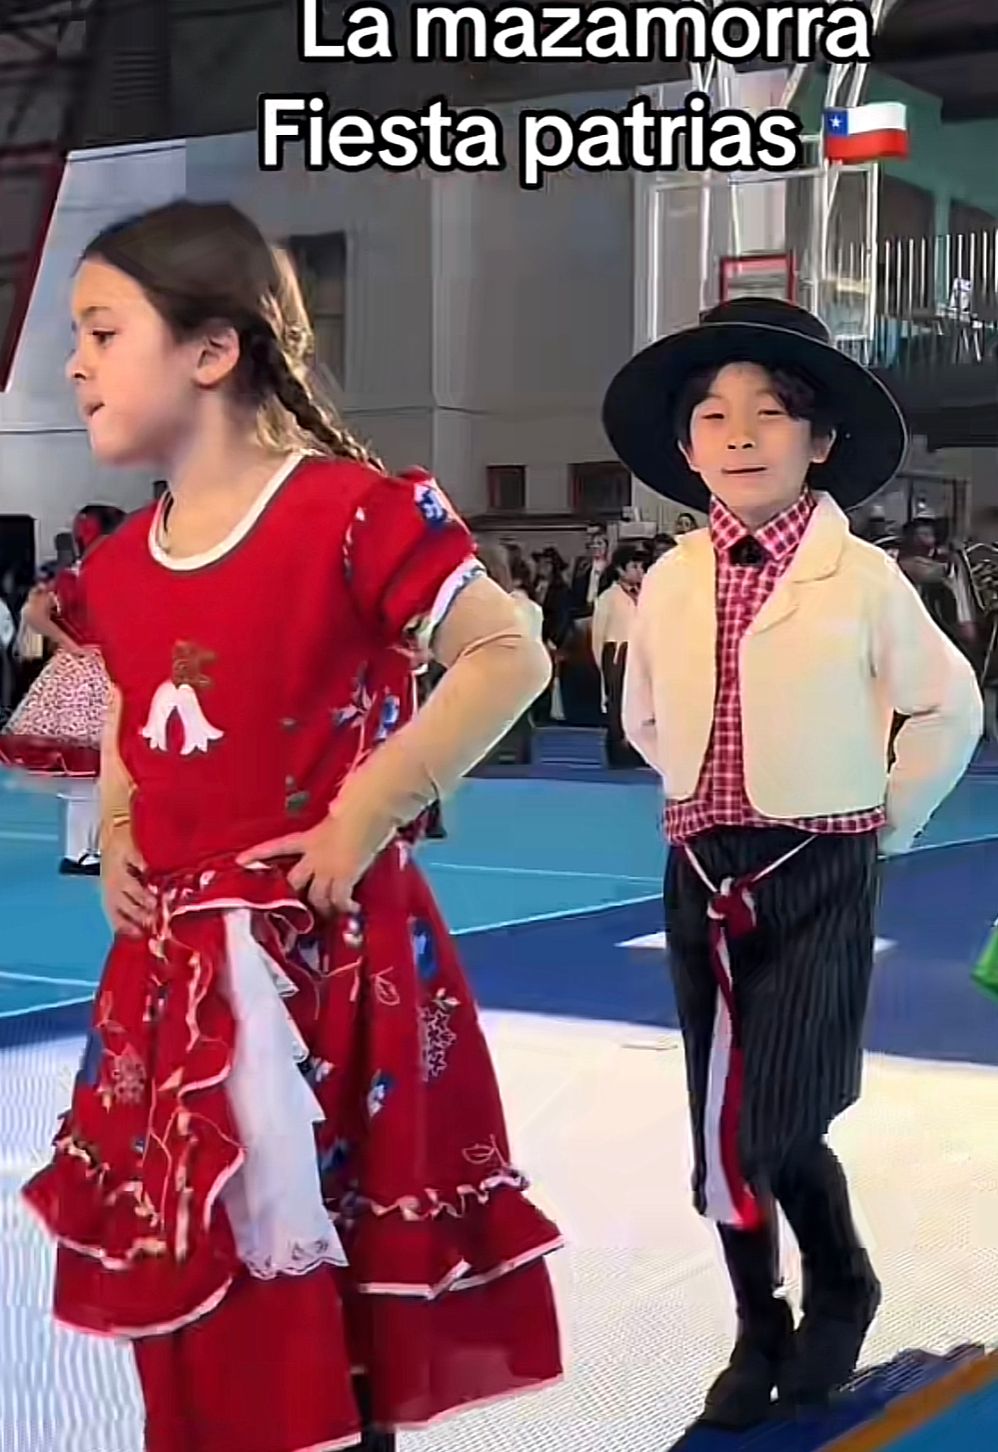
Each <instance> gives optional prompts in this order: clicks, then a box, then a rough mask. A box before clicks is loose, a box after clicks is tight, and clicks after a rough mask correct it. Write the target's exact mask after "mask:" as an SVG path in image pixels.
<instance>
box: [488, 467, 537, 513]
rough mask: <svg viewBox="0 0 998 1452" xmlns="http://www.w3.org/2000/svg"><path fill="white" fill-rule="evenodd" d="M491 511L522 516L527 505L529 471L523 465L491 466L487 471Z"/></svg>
mask: <svg viewBox="0 0 998 1452" xmlns="http://www.w3.org/2000/svg"><path fill="white" fill-rule="evenodd" d="M485 473H486V479H487V482H488V492H489V509H490V510H492V512H493V513H495V514H521V513H522V512H523V510H524V509H525V508H526V505H527V471H526V469H525V468H524V466H523V465H522V464H490V465H489V467H488V468H487V469H486V471H485Z"/></svg>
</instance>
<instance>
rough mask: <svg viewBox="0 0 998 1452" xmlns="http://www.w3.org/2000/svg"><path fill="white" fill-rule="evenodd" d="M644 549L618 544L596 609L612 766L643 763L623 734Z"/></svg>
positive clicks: (595, 639) (596, 651) (595, 642)
mask: <svg viewBox="0 0 998 1452" xmlns="http://www.w3.org/2000/svg"><path fill="white" fill-rule="evenodd" d="M646 558H647V556H646V554H645V551H644V550H643V549H642V548H641V547H640V546H639V545H633V544H622V545H618V546H617V548H616V549H615V550H614V552H613V554H612V555H611V557H610V570H609V574H610V583H609V585H608V586H607V588H606V589H605V590H603V592H602V593H601V594H600V596H599V598H598V599H597V601H596V609H595V611H594V612H593V624H592V651H593V658H594V660H595V661H596V664H597V665H598V666H599V671H600V680H601V682H602V687H603V710H604V711H605V712H606V718H607V726H606V764H607V766H609V767H611V768H613V769H620V768H627V767H636V766H641V765H642V764H643V763H642V759H641V757H640V756H639V755H638V753H637V752H636V751H635V750H634V747H633V746H631V744H630V742H629V741H628V740H627V738H626V736H625V735H624V727H623V722H622V720H621V714H620V713H621V710H622V707H623V699H624V671H625V669H626V666H627V642H628V640H629V639H630V635H631V628H632V626H633V624H634V617H635V614H636V612H637V608H638V597H639V596H640V594H641V583H642V581H643V580H644V577H645V560H646Z"/></svg>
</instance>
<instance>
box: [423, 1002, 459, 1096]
mask: <svg viewBox="0 0 998 1452" xmlns="http://www.w3.org/2000/svg"><path fill="white" fill-rule="evenodd" d="M458 1007H459V1004H458V1001H457V999H456V998H450V997H448V995H447V992H446V990H445V989H443V988H441V989H440V991H439V992H438V993H437V995H436V997H435V998H433V1000H432V1001H431V1002H430V1003H425V1004H423V1006H422V1008H421V1009H420V1038H421V1040H422V1048H423V1079H424V1081H425V1082H426V1083H429V1081H430V1080H431V1079H439V1078H440V1075H441V1074H442V1073H443V1072H444V1071H445V1069H446V1068H447V1055H448V1051H449V1049H450V1047H451V1045H452V1044H454V1043H456V1042H457V1034H455V1032H454V1030H453V1029H452V1028H451V1026H450V1019H451V1014H452V1013H453V1012H454V1010H455V1009H456V1008H458Z"/></svg>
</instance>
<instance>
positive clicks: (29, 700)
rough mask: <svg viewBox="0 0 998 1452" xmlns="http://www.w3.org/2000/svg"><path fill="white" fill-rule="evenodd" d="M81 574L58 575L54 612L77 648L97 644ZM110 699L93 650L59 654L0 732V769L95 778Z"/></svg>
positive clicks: (78, 570)
mask: <svg viewBox="0 0 998 1452" xmlns="http://www.w3.org/2000/svg"><path fill="white" fill-rule="evenodd" d="M88 568H89V566H88ZM83 571H84V567H83V565H73V566H71V567H70V568H68V569H65V570H62V571H60V573H59V574H58V575H57V576H56V579H55V582H54V584H53V587H52V593H53V595H54V596H55V608H54V610H53V614H54V616H55V619H56V622H57V624H58V625H59V627H60V628H61V629H62V630H63V631H64V633H65V634H66V635H68V636H69V638H70V640H72V641H73V643H74V644H75V645H87V646H90V645H94V644H95V640H94V635H93V629H92V625H91V622H90V618H89V614H88V610H87V602H86V595H85V592H84V573H83ZM109 700H110V691H109V682H108V678H107V671H106V670H105V668H104V664H103V662H102V660H101V657H100V654H99V653H98V652H97V651H96V650H94V651H90V652H88V653H87V654H86V655H74V654H73V653H72V651H68V650H63V649H59V650H57V651H56V653H55V655H54V656H53V657H52V659H51V660H50V661H49V663H48V665H47V666H46V667H45V669H44V670H43V671H42V673H41V674H40V675H39V677H38V679H37V680H36V681H35V682H34V684H33V685H32V687H31V689H30V690H29V691H28V693H27V695H26V696H25V698H24V700H23V701H22V702H21V704H20V705H19V706H18V708H17V710H16V711H15V712H14V714H13V715H12V716H11V718H10V720H9V721H8V723H7V727H6V730H5V731H4V732H3V733H2V734H0V765H2V766H8V767H15V768H18V769H20V770H21V771H25V772H29V773H31V774H32V775H37V776H45V777H49V776H53V777H67V776H70V777H90V778H93V777H96V776H97V774H98V772H99V770H100V740H101V732H102V730H103V726H104V718H105V716H106V715H107V709H108V702H109Z"/></svg>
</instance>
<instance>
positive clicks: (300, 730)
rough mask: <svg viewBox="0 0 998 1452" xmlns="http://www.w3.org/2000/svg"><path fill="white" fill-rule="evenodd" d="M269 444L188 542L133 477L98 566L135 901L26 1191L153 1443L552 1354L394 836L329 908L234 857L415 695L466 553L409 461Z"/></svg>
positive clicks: (328, 784) (524, 1242)
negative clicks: (270, 450)
mask: <svg viewBox="0 0 998 1452" xmlns="http://www.w3.org/2000/svg"><path fill="white" fill-rule="evenodd" d="M285 473H286V477H283V478H282V477H281V476H277V477H276V478H275V482H274V485H273V487H272V488H271V489H270V490H268V491H265V496H264V501H263V507H262V508H261V509H260V510H259V511H258V512H257V517H256V518H255V521H254V522H253V523H252V525H251V526H250V527H248V528H246V529H244V530H242V532H241V535H240V537H239V538H238V539H234V540H230V542H229V543H230V547H229V548H228V549H222V550H220V551H217V552H215V555H214V557H212V558H211V559H207V558H206V559H204V560H203V561H202V562H200V563H199V562H198V561H180V562H177V563H176V564H175V565H173V566H172V567H171V565H170V562H169V561H168V560H166V559H165V558H164V557H162V556H161V555H159V553H158V551H157V548H156V545H155V537H156V535H155V525H154V519H155V514H154V511H152V510H147V511H144V512H143V513H142V514H141V515H139V516H136V517H135V518H133V519H132V520H131V521H129V522H128V523H126V524H125V525H124V526H123V527H122V528H121V529H120V530H119V532H118V533H117V534H116V535H115V536H114V537H113V538H112V539H111V540H109V541H108V543H107V544H106V545H105V546H104V547H103V548H102V549H101V551H100V556H99V557H98V558H97V559H95V560H94V563H93V573H92V579H91V580H90V601H91V608H92V611H93V617H94V620H95V621H96V623H97V630H98V635H99V638H100V641H101V644H102V647H103V649H104V652H105V657H106V659H107V662H108V668H109V671H110V675H111V678H112V680H113V681H114V682H115V684H116V686H117V687H118V689H119V690H120V692H121V694H122V701H123V709H122V729H121V736H120V751H121V755H122V758H123V761H124V764H125V766H126V768H127V769H128V771H129V773H130V775H131V777H132V779H133V781H134V782H135V784H136V788H137V789H136V793H135V796H134V799H133V818H134V825H135V835H136V840H137V844H138V846H139V848H140V850H141V851H142V853H143V855H144V857H145V859H146V861H147V863H148V865H149V868H150V876H151V882H152V885H153V886H154V888H155V891H156V894H157V899H158V923H157V928H156V930H155V932H154V933H153V934H152V935H151V936H150V938H149V939H148V940H136V939H129V938H125V937H119V938H118V939H117V940H116V942H115V944H114V947H113V948H112V951H111V955H110V958H109V961H108V964H107V966H106V969H105V972H104V976H103V979H102V982H101V984H100V987H99V991H98V996H97V1003H96V1009H95V1014H94V1019H93V1025H92V1029H91V1032H90V1036H89V1040H88V1044H87V1047H86V1050H85V1053H84V1057H83V1062H82V1064H81V1068H80V1073H79V1075H78V1078H77V1083H76V1086H75V1091H74V1095H73V1099H72V1105H71V1108H70V1109H69V1111H68V1113H67V1114H66V1116H65V1118H64V1120H63V1123H62V1125H61V1128H60V1131H59V1133H58V1136H57V1138H56V1141H55V1154H54V1158H53V1160H52V1162H51V1164H50V1165H49V1166H47V1167H46V1168H45V1169H44V1170H42V1171H41V1172H40V1174H38V1175H37V1176H36V1177H35V1178H34V1179H33V1180H32V1181H31V1182H30V1184H29V1185H28V1186H27V1187H26V1189H25V1194H26V1197H27V1200H28V1203H29V1204H30V1205H31V1206H32V1207H33V1208H34V1209H35V1210H36V1211H38V1212H39V1213H40V1215H41V1216H42V1219H43V1220H44V1221H45V1223H46V1224H47V1226H48V1227H49V1229H50V1230H51V1232H52V1233H53V1234H54V1235H55V1236H56V1237H57V1239H58V1241H59V1251H58V1262H57V1275H56V1283H55V1309H56V1315H57V1317H58V1318H59V1319H60V1320H62V1321H63V1322H65V1323H68V1324H69V1325H72V1326H75V1327H77V1328H79V1329H82V1330H88V1331H91V1332H96V1333H102V1334H108V1335H124V1336H127V1337H130V1338H133V1339H134V1340H135V1346H136V1354H137V1359H138V1366H139V1372H140V1376H141V1378H142V1382H143V1388H144V1392H145V1398H146V1406H147V1415H148V1428H149V1430H148V1442H147V1446H148V1448H149V1449H150V1452H300V1449H305V1448H308V1449H319V1448H332V1447H340V1446H348V1445H352V1444H353V1442H354V1441H356V1440H357V1438H358V1437H359V1419H358V1413H357V1408H356V1405H355V1400H354V1393H353V1386H352V1382H351V1374H352V1373H363V1374H365V1375H366V1377H367V1379H368V1382H369V1389H370V1395H371V1398H372V1402H373V1420H374V1422H375V1423H376V1424H377V1425H380V1426H386V1427H406V1426H419V1425H424V1424H425V1423H427V1422H428V1421H430V1420H432V1419H433V1418H435V1417H437V1416H439V1415H441V1414H443V1413H445V1412H448V1411H451V1410H454V1409H457V1408H459V1407H462V1406H466V1405H469V1404H472V1403H474V1402H480V1401H482V1400H485V1399H490V1398H494V1397H497V1396H503V1395H506V1394H508V1393H510V1392H513V1391H519V1390H528V1389H531V1388H534V1387H537V1386H540V1385H544V1384H546V1383H549V1382H551V1381H553V1380H555V1379H557V1378H558V1376H559V1375H560V1373H561V1362H560V1348H559V1337H558V1330H557V1323H556V1317H555V1311H554V1305H553V1297H552V1292H551V1286H550V1281H549V1277H548V1272H547V1268H546V1265H545V1262H544V1257H545V1256H546V1255H547V1253H549V1252H550V1251H552V1250H554V1249H555V1248H556V1247H557V1246H558V1245H559V1243H560V1239H559V1234H558V1231H557V1229H556V1227H555V1226H554V1225H553V1224H552V1223H551V1222H550V1221H549V1220H547V1219H546V1218H545V1216H544V1215H542V1214H541V1213H540V1211H539V1210H537V1209H536V1208H535V1207H534V1206H533V1204H532V1203H531V1202H530V1201H529V1200H528V1199H527V1198H526V1196H525V1194H524V1190H525V1189H526V1181H525V1179H524V1177H523V1175H522V1174H521V1172H520V1171H519V1170H518V1169H517V1168H516V1167H515V1166H514V1164H513V1162H512V1159H511V1155H510V1149H509V1144H508V1141H507V1136H506V1129H505V1124H504V1119H503V1112H502V1106H501V1103H500V1099H499V1095H498V1090H497V1086H496V1082H495V1077H494V1073H493V1069H492V1065H491V1062H490V1059H489V1055H488V1050H487V1046H486V1044H485V1041H484V1038H483V1035H482V1032H481V1029H480V1027H479V1023H478V1018H477V1012H476V1008H475V1005H474V1002H473V999H472V996H471V993H470V991H469V988H468V985H467V984H466V982H465V979H464V977H463V974H462V971H461V968H460V966H459V963H458V959H457V956H456V953H455V949H454V945H453V943H452V940H451V939H450V937H449V935H448V933H447V929H446V927H445V925H444V923H443V922H442V920H441V917H440V915H439V912H438V910H437V907H436V904H435V902H434V900H433V898H432V895H431V893H430V891H429V888H428V887H427V885H426V883H425V882H424V880H423V877H422V875H421V873H420V872H419V870H418V869H417V867H416V866H415V864H414V863H413V861H412V860H411V858H410V853H409V849H408V847H407V846H406V845H405V844H404V843H401V842H395V843H393V844H392V845H390V846H389V847H388V848H386V850H385V851H384V852H383V853H382V855H381V856H380V857H379V859H378V860H377V862H376V863H375V864H374V866H373V867H372V868H371V870H370V871H369V872H368V874H367V875H366V877H365V878H364V880H363V881H362V882H361V883H360V884H359V885H358V888H357V892H356V896H357V899H358V902H359V903H360V905H361V913H360V915H359V916H358V917H356V918H353V917H351V918H345V919H344V918H338V919H334V920H333V921H331V922H330V923H328V924H327V923H321V922H317V921H313V918H312V915H311V913H310V912H309V911H308V909H307V908H306V907H305V906H304V905H303V904H302V902H301V900H300V899H299V898H298V897H297V896H296V894H295V893H294V892H293V891H291V890H290V888H289V886H288V883H287V880H286V876H285V871H284V870H281V869H280V868H278V867H276V866H273V865H271V866H267V867H256V868H253V869H246V868H239V867H237V866H236V865H235V862H234V859H235V857H236V856H237V855H238V854H239V853H242V852H244V851H245V850H246V849H247V848H250V847H252V846H253V845H255V844H257V843H260V842H263V841H265V840H269V839H271V838H273V837H277V836H281V835H284V834H286V833H288V832H294V831H297V830H304V829H307V828H309V827H311V826H313V825H315V824H316V823H318V822H320V821H321V820H322V819H323V817H324V815H325V813H326V811H327V807H328V803H329V802H330V801H332V800H333V798H335V796H336V794H337V792H338V789H339V787H340V785H341V784H342V782H343V781H344V779H345V777H346V776H347V774H348V773H349V772H350V771H351V770H352V769H353V768H354V767H356V766H357V765H358V764H359V763H360V762H361V761H362V760H363V759H364V758H365V757H366V756H367V755H368V753H370V752H371V751H372V750H375V749H377V745H378V743H379V742H380V741H382V740H384V739H385V737H386V736H388V735H389V734H390V733H391V732H392V731H393V730H395V729H397V728H398V726H399V725H400V724H402V723H403V722H404V721H405V720H406V719H407V718H408V716H409V715H410V713H411V710H412V698H413V692H412V656H411V645H412V637H413V632H414V630H415V629H416V628H418V627H419V626H420V624H425V623H426V622H427V620H429V619H430V617H431V616H432V614H433V612H434V610H436V611H437V612H438V613H439V611H440V610H441V609H442V608H443V606H444V604H445V603H446V601H447V600H449V599H450V598H452V597H453V594H454V593H455V591H456V590H458V589H460V588H461V585H462V583H463V582H464V581H465V580H466V579H467V578H468V577H469V569H470V568H475V567H474V565H473V561H472V559H471V557H472V555H473V542H472V540H471V537H470V535H469V534H468V531H467V530H466V528H465V526H464V525H463V524H462V523H461V522H460V521H459V520H458V519H457V517H456V516H455V515H454V514H453V512H452V511H451V509H450V508H449V505H448V504H447V501H446V500H445V499H444V498H443V496H442V495H441V494H440V493H439V491H437V489H436V488H435V486H433V485H432V483H426V482H423V483H420V482H416V481H411V480H410V481H405V480H399V479H386V478H384V477H383V476H381V475H378V474H376V473H374V472H373V471H372V470H370V469H367V468H366V467H363V466H360V465H355V464H349V463H341V462H336V463H331V462H328V461H319V460H310V461H304V462H299V463H298V464H297V465H296V466H294V467H292V469H291V471H290V473H287V471H285ZM136 602H141V603H140V608H138V607H137V604H136ZM268 995H269V996H268ZM240 1053H242V1054H243V1058H242V1060H240ZM292 1060H297V1061H298V1062H297V1065H294V1064H292ZM289 1075H290V1079H289ZM246 1085H248V1086H249V1088H250V1092H249V1094H248V1095H247V1093H246V1092H245V1086H246ZM306 1099H307V1101H308V1104H307V1106H306V1105H305V1100H306ZM275 1106H291V1107H290V1108H289V1109H288V1110H287V1116H286V1119H285V1120H284V1121H281V1122H278V1123H277V1124H276V1125H274V1124H273V1122H272V1121H273V1120H274V1118H279V1116H278V1111H277V1109H276V1108H275ZM283 1112H284V1110H283V1109H282V1110H281V1113H283ZM268 1113H269V1114H270V1116H271V1122H270V1123H269V1128H270V1130H271V1131H272V1132H271V1133H270V1134H269V1136H268V1135H267V1133H266V1129H267V1127H268V1122H267V1115H268ZM309 1121H311V1122H309ZM261 1122H262V1123H263V1125H264V1128H263V1129H261ZM303 1123H304V1124H305V1127H306V1130H307V1136H306V1137H307V1139H308V1149H307V1157H308V1159H309V1164H308V1165H305V1164H304V1163H303V1161H302V1157H301V1155H300V1154H299V1155H298V1156H297V1158H295V1153H296V1152H295V1149H294V1145H295V1144H296V1143H298V1144H299V1145H300V1143H301V1135H302V1132H303V1131H302V1125H303ZM296 1137H297V1138H296ZM275 1156H276V1158H275ZM282 1156H283V1157H284V1161H282V1159H281V1157H282ZM292 1161H293V1162H294V1163H293V1164H292ZM285 1162H286V1163H285ZM309 1174H311V1175H312V1176H313V1177H314V1179H315V1182H316V1185H317V1186H318V1187H319V1188H318V1189H317V1191H316V1196H317V1205H318V1209H319V1210H320V1211H321V1213H322V1223H321V1224H320V1223H319V1221H318V1219H317V1216H316V1207H315V1206H313V1207H312V1209H311V1210H309V1209H308V1208H307V1205H306V1202H307V1201H308V1200H309V1194H310V1191H309V1184H308V1175H309ZM295 1176H297V1177H298V1180H297V1183H298V1185H299V1186H300V1187H301V1188H300V1189H299V1190H296V1191H295V1193H294V1194H293V1195H292V1197H291V1201H292V1203H291V1205H290V1208H289V1205H288V1203H287V1196H285V1205H284V1207H283V1209H281V1208H280V1207H279V1203H278V1202H280V1200H281V1189H282V1183H283V1180H282V1177H283V1179H287V1180H288V1181H289V1182H290V1180H292V1179H294V1177H295ZM268 1197H269V1199H270V1201H272V1202H273V1203H272V1204H269V1205H268V1203H267V1202H268ZM275 1206H276V1207H278V1208H276V1209H275ZM272 1211H273V1213H271V1212H272ZM310 1215H311V1218H309V1217H310ZM292 1221H296V1222H297V1223H296V1225H295V1228H294V1229H293V1231H291V1232H289V1231H288V1226H289V1225H290V1224H291V1222H292ZM306 1272H307V1273H306ZM233 1365H235V1366H237V1368H238V1370H237V1375H236V1377H235V1378H233V1375H232V1367H233ZM183 1407H186V1412H183V1411H181V1410H180V1408H183Z"/></svg>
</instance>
